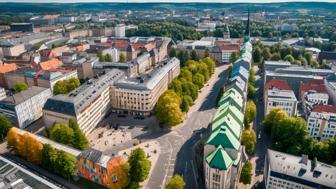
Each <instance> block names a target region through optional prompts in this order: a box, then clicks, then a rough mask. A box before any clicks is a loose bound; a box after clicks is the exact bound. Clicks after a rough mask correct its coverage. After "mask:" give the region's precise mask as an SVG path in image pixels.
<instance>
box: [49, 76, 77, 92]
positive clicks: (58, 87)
mask: <svg viewBox="0 0 336 189" xmlns="http://www.w3.org/2000/svg"><path fill="white" fill-rule="evenodd" d="M79 86H80V81H79V79H77V78H74V77H73V78H70V79H65V80H61V81H57V82H56V84H55V85H54V88H53V94H54V95H58V94H68V93H69V92H71V91H72V90H74V89H76V88H77V87H79Z"/></svg>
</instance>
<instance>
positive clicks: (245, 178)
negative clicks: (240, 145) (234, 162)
mask: <svg viewBox="0 0 336 189" xmlns="http://www.w3.org/2000/svg"><path fill="white" fill-rule="evenodd" d="M251 180H252V164H251V163H250V162H246V163H245V164H244V166H243V168H242V171H241V173H240V178H239V182H241V183H243V184H245V185H247V184H251Z"/></svg>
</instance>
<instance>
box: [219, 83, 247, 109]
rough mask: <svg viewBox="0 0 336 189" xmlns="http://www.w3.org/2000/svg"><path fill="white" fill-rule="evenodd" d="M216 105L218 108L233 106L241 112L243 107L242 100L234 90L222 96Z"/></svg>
mask: <svg viewBox="0 0 336 189" xmlns="http://www.w3.org/2000/svg"><path fill="white" fill-rule="evenodd" d="M218 104H219V106H222V105H225V104H229V105H233V106H235V107H236V108H237V109H238V110H241V109H242V107H243V98H242V96H241V94H240V93H239V92H238V91H237V90H236V89H235V88H230V89H228V90H227V91H226V92H225V93H224V94H223V97H222V98H221V99H220V101H219V103H218Z"/></svg>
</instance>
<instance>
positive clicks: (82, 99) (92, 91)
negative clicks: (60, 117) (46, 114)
mask: <svg viewBox="0 0 336 189" xmlns="http://www.w3.org/2000/svg"><path fill="white" fill-rule="evenodd" d="M122 77H124V72H122V71H121V70H118V69H112V70H105V72H104V73H102V74H101V75H100V76H98V77H96V78H94V79H90V80H88V81H87V82H85V83H84V84H82V85H81V86H80V87H79V88H77V89H75V90H73V91H71V92H70V93H69V94H67V95H56V96H54V97H52V98H49V99H48V100H47V102H46V104H45V105H44V108H43V109H44V110H49V111H53V112H58V113H62V114H66V115H72V116H76V115H78V114H80V113H81V112H82V111H84V110H85V109H86V108H87V107H89V106H90V105H91V104H92V103H93V102H94V101H95V100H96V99H97V98H98V97H99V96H100V95H101V93H102V92H103V91H104V90H105V89H106V88H107V87H110V86H111V85H113V84H114V82H115V81H117V80H119V79H120V78H122Z"/></svg>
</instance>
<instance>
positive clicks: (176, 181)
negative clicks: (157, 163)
mask: <svg viewBox="0 0 336 189" xmlns="http://www.w3.org/2000/svg"><path fill="white" fill-rule="evenodd" d="M185 185H186V183H185V182H184V180H183V177H181V176H180V175H174V176H173V178H172V179H171V180H170V181H169V182H168V184H167V186H166V187H165V189H184V187H185Z"/></svg>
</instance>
